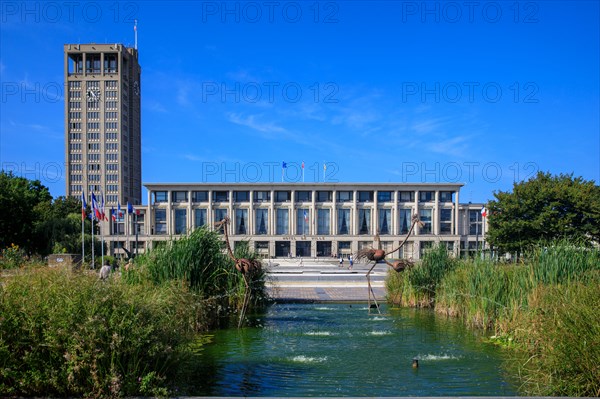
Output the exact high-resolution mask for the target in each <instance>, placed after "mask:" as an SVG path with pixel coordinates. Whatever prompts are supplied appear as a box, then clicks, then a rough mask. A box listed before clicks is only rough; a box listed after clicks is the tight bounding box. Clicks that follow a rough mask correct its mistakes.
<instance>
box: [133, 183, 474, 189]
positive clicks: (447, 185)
mask: <svg viewBox="0 0 600 399" xmlns="http://www.w3.org/2000/svg"><path fill="white" fill-rule="evenodd" d="M143 185H144V187H146V188H176V187H192V188H193V187H266V186H270V187H286V188H294V187H297V188H314V187H317V188H328V187H332V188H334V187H358V188H361V187H364V188H367V187H373V188H377V187H382V188H387V187H389V188H392V187H394V188H397V187H406V188H409V187H416V188H421V187H432V188H433V187H436V188H460V187H462V186H464V183H389V182H388V183H381V182H379V183H364V182H361V183H353V182H312V183H306V182H297V183H296V182H256V183H246V182H245V183H235V182H232V183H224V182H216V183H144V184H143Z"/></svg>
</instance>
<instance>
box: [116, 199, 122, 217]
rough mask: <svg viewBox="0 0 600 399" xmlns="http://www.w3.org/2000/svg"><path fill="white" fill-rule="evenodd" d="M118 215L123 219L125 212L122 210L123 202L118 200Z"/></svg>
mask: <svg viewBox="0 0 600 399" xmlns="http://www.w3.org/2000/svg"><path fill="white" fill-rule="evenodd" d="M117 217H118V218H119V219H121V218H122V217H123V212H121V202H120V201H117Z"/></svg>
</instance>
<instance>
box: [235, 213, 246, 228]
mask: <svg viewBox="0 0 600 399" xmlns="http://www.w3.org/2000/svg"><path fill="white" fill-rule="evenodd" d="M235 234H248V209H236V210H235Z"/></svg>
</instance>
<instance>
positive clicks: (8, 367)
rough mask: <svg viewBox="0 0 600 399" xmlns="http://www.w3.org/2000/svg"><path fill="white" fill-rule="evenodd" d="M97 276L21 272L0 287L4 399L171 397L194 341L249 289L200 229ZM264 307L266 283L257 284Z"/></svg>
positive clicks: (215, 240)
mask: <svg viewBox="0 0 600 399" xmlns="http://www.w3.org/2000/svg"><path fill="white" fill-rule="evenodd" d="M122 272H123V273H122V275H121V276H119V274H118V273H115V274H113V276H111V277H110V278H109V279H108V280H107V281H101V280H99V278H98V276H97V275H96V274H94V273H92V274H89V273H85V272H70V271H66V270H56V269H49V268H48V267H45V266H43V267H40V266H37V267H28V268H20V269H18V270H16V271H11V272H10V273H8V274H6V275H4V277H2V279H1V280H0V396H81V397H123V396H166V395H172V394H185V392H176V391H175V390H174V389H175V385H176V384H177V383H178V381H179V382H182V385H183V386H185V381H181V379H182V378H184V377H182V376H184V375H185V373H184V370H182V369H181V368H182V367H183V365H185V364H187V362H189V360H190V358H191V357H192V356H193V353H194V351H196V350H197V349H198V348H197V345H198V341H196V338H197V333H198V332H199V331H202V330H206V329H208V328H210V327H213V326H216V325H217V324H218V323H219V321H220V320H225V319H227V317H228V316H230V315H232V314H235V311H236V309H238V308H239V306H240V304H241V301H242V299H243V296H244V293H245V290H246V287H245V284H244V282H243V279H242V278H241V276H240V275H239V272H237V271H236V270H235V268H234V266H233V264H232V262H230V260H229V259H227V258H226V257H225V256H224V255H223V254H222V252H221V239H220V237H219V236H218V235H217V234H216V233H214V232H210V231H207V230H204V229H200V230H197V231H195V232H194V233H192V234H191V235H190V236H188V237H185V238H183V239H181V240H177V241H174V242H169V243H167V244H166V245H164V246H162V247H160V248H159V249H157V250H155V251H151V252H149V253H148V254H146V255H144V256H140V257H139V258H137V259H136V262H135V264H134V266H133V268H130V270H128V271H125V270H123V271H122ZM251 285H252V289H253V291H252V292H253V303H254V304H259V303H261V301H262V299H263V296H264V282H263V281H262V276H261V275H260V274H257V275H255V276H254V280H253V281H252V282H251Z"/></svg>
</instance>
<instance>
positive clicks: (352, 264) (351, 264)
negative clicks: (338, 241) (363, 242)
mask: <svg viewBox="0 0 600 399" xmlns="http://www.w3.org/2000/svg"><path fill="white" fill-rule="evenodd" d="M348 261H349V262H350V266H348V270H352V266H354V257H353V256H352V254H350V256H349V257H348Z"/></svg>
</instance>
